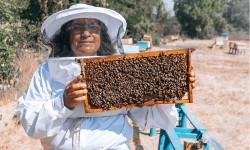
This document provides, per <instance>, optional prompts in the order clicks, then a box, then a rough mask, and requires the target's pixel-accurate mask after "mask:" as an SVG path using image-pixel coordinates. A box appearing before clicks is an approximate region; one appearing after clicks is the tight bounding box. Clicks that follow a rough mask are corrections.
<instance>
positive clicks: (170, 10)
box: [164, 0, 174, 15]
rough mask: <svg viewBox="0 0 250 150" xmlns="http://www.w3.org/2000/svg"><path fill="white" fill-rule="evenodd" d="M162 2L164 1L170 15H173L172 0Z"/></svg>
mask: <svg viewBox="0 0 250 150" xmlns="http://www.w3.org/2000/svg"><path fill="white" fill-rule="evenodd" d="M164 3H165V6H166V9H167V11H168V12H170V14H171V15H174V11H173V8H174V0H164Z"/></svg>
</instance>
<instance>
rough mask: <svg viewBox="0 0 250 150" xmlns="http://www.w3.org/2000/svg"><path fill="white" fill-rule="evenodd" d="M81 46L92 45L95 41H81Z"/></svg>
mask: <svg viewBox="0 0 250 150" xmlns="http://www.w3.org/2000/svg"><path fill="white" fill-rule="evenodd" d="M78 43H79V44H92V43H94V42H93V41H79V42H78Z"/></svg>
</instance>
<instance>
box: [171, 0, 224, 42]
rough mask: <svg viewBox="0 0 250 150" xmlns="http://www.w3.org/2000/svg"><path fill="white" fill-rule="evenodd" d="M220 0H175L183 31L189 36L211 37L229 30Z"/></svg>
mask: <svg viewBox="0 0 250 150" xmlns="http://www.w3.org/2000/svg"><path fill="white" fill-rule="evenodd" d="M223 4H224V3H223V2H222V1H220V0H219V1H218V0H175V5H174V11H175V14H176V17H177V18H178V20H179V22H180V24H181V27H182V32H184V33H185V34H187V35H188V36H189V37H191V38H194V37H197V38H211V37H213V36H214V35H217V34H220V33H221V32H224V31H226V30H227V28H226V21H225V19H224V18H223V17H222V11H223V8H224V5H223Z"/></svg>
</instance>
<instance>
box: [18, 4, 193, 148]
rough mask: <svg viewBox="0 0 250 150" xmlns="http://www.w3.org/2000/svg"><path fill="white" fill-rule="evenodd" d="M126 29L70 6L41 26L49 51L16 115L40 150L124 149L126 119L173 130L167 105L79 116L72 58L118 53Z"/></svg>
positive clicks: (95, 11)
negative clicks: (41, 148) (34, 139)
mask: <svg viewBox="0 0 250 150" xmlns="http://www.w3.org/2000/svg"><path fill="white" fill-rule="evenodd" d="M126 26H127V23H126V20H125V19H124V18H123V16H121V15H120V14H119V13H117V12H116V11H113V10H110V9H107V8H101V7H94V6H90V5H86V4H76V5H73V6H71V7H70V8H69V9H65V10H62V11H59V12H57V13H55V14H53V15H51V16H50V17H48V18H47V19H46V20H45V21H44V22H43V24H42V28H41V31H42V34H43V37H44V43H45V44H47V45H50V46H51V48H52V52H51V55H50V58H49V59H48V60H47V61H45V62H44V63H42V64H41V65H40V67H39V68H38V70H37V71H36V72H35V73H34V75H33V77H32V80H31V83H30V85H29V87H28V89H27V90H26V92H25V93H24V94H23V95H22V96H21V97H20V99H19V102H18V105H17V107H16V113H17V114H18V117H19V119H20V122H21V124H22V126H23V127H24V129H25V131H26V133H27V134H28V136H30V137H32V138H36V139H40V140H41V143H42V145H43V147H44V149H57V150H59V149H60V150H64V149H65V150H66V149H67V150H69V149H77V150H78V149H82V150H85V149H86V150H106V149H119V150H127V149H130V147H129V139H130V138H131V136H132V133H133V128H132V126H131V125H130V124H129V122H128V118H127V116H128V117H129V118H130V119H131V120H132V121H133V122H135V123H136V124H137V125H138V126H139V127H140V128H142V129H149V128H152V127H156V126H157V127H160V128H162V129H165V130H171V129H173V128H174V127H175V126H176V124H177V118H178V113H177V110H176V108H175V106H174V105H173V104H161V105H160V104H158V105H154V106H144V107H142V108H137V107H133V108H127V109H118V110H111V111H105V112H97V113H85V111H84V104H83V101H84V100H85V99H86V97H85V95H86V94H87V92H88V91H87V90H86V84H83V83H81V82H79V81H80V80H81V78H82V77H81V75H80V70H81V69H80V66H79V64H78V63H76V62H75V61H74V59H75V57H86V56H87V57H89V56H92V57H94V56H105V55H114V54H119V53H121V52H122V45H121V42H120V39H121V38H122V37H123V36H124V34H125V31H126ZM191 78H192V80H191V81H194V80H193V76H191V77H190V79H191Z"/></svg>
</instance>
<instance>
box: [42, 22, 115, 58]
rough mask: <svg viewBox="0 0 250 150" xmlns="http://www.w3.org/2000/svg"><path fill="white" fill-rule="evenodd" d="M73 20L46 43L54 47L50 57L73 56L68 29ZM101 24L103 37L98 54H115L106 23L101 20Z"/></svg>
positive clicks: (101, 36)
mask: <svg viewBox="0 0 250 150" xmlns="http://www.w3.org/2000/svg"><path fill="white" fill-rule="evenodd" d="M71 22H72V21H69V22H67V23H65V24H64V25H63V26H62V27H61V32H60V33H58V34H57V35H55V37H54V38H53V39H52V40H51V41H50V42H49V43H47V44H46V43H45V44H46V45H49V46H50V47H51V48H52V51H51V53H50V57H67V56H72V51H71V47H70V32H69V31H68V30H67V28H68V26H69V25H70V24H71ZM98 22H99V25H100V27H101V31H100V34H101V35H100V38H101V45H100V47H99V49H98V50H97V55H98V56H107V55H113V54H115V53H116V50H115V49H114V47H113V45H112V43H111V39H110V37H109V35H108V29H107V27H106V26H105V24H104V23H103V22H101V21H99V20H98Z"/></svg>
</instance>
